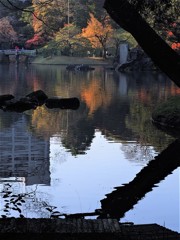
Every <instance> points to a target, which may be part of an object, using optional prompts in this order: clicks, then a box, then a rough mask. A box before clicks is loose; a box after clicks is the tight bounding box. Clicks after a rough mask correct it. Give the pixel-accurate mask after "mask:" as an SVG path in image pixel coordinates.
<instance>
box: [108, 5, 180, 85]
mask: <svg viewBox="0 0 180 240" xmlns="http://www.w3.org/2000/svg"><path fill="white" fill-rule="evenodd" d="M104 8H105V9H106V11H107V12H108V14H109V15H110V17H111V18H112V19H113V20H114V21H115V22H116V23H117V24H118V25H119V26H120V27H122V28H123V29H124V30H126V31H128V32H129V33H131V35H132V36H133V37H134V38H135V39H136V41H137V42H138V44H139V45H140V46H141V47H142V49H143V50H144V51H145V52H146V54H147V55H148V56H149V57H150V58H151V59H152V61H153V62H154V63H155V64H156V66H158V67H159V68H160V69H161V70H162V71H163V72H164V73H165V74H166V75H167V76H168V77H169V78H170V79H171V80H172V81H173V82H174V83H175V84H176V85H177V86H178V87H180V56H179V55H178V53H176V52H175V51H174V50H172V49H171V47H170V46H169V45H168V44H167V43H166V42H165V41H164V40H163V39H162V38H161V37H160V36H159V35H158V34H157V33H156V32H155V31H154V30H153V29H152V28H151V27H150V26H149V24H148V23H147V22H146V21H145V20H144V19H143V18H142V17H141V15H140V14H139V13H138V12H137V11H136V10H135V9H134V7H133V6H132V5H131V4H130V3H129V2H128V1H127V0H105V3H104Z"/></svg>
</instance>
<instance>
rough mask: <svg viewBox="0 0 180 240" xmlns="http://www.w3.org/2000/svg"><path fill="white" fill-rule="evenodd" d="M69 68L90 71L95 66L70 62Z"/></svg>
mask: <svg viewBox="0 0 180 240" xmlns="http://www.w3.org/2000/svg"><path fill="white" fill-rule="evenodd" d="M66 69H67V70H70V71H89V70H94V69H95V68H94V67H90V66H89V65H88V64H79V65H77V64H70V65H68V66H67V67H66Z"/></svg>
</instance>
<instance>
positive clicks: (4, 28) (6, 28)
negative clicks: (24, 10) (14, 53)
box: [0, 17, 17, 48]
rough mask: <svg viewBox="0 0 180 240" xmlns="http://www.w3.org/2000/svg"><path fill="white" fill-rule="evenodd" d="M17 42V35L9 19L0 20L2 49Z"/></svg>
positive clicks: (0, 43)
mask: <svg viewBox="0 0 180 240" xmlns="http://www.w3.org/2000/svg"><path fill="white" fill-rule="evenodd" d="M15 41H17V34H16V32H15V31H14V29H13V26H12V25H11V23H10V21H9V18H8V17H3V18H1V19H0V45H1V47H2V48H3V47H10V46H12V44H13V43H14V42H15Z"/></svg>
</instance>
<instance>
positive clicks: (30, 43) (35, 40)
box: [25, 34, 44, 48]
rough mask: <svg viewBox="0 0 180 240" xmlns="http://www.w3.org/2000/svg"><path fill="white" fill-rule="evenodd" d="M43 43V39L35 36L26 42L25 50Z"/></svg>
mask: <svg viewBox="0 0 180 240" xmlns="http://www.w3.org/2000/svg"><path fill="white" fill-rule="evenodd" d="M43 43H44V39H43V38H42V37H41V36H39V35H38V34H35V35H34V37H33V38H31V39H29V40H27V41H26V43H25V46H26V48H31V47H32V46H39V45H42V44H43Z"/></svg>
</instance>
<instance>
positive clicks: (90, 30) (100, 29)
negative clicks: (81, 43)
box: [82, 13, 113, 48]
mask: <svg viewBox="0 0 180 240" xmlns="http://www.w3.org/2000/svg"><path fill="white" fill-rule="evenodd" d="M112 31H113V29H112V27H111V25H110V24H109V18H108V16H106V17H105V18H104V20H103V21H102V22H100V21H98V20H97V19H96V18H95V17H94V15H93V14H92V13H90V20H89V21H88V25H87V27H86V28H83V29H82V37H84V38H87V39H89V41H90V42H91V44H92V46H93V47H95V48H98V47H102V46H104V45H105V44H106V43H107V40H108V38H109V36H110V33H111V32H112Z"/></svg>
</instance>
